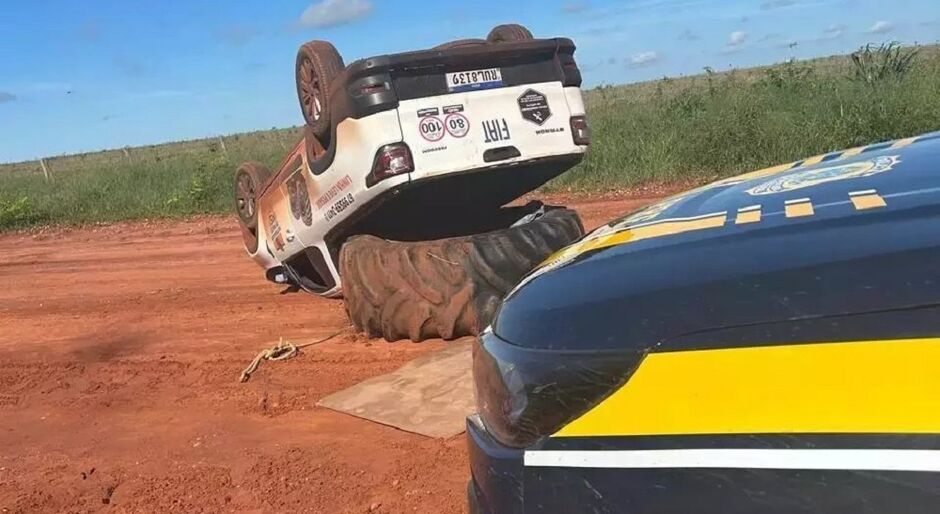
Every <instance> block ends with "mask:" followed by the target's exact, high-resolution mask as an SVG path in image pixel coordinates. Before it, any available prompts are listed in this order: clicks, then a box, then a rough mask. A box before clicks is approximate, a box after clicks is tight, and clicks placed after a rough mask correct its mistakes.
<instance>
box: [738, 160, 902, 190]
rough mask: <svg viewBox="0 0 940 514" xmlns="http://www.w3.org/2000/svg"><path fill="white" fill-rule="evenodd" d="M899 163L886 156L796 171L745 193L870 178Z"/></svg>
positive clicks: (793, 188) (801, 187)
mask: <svg viewBox="0 0 940 514" xmlns="http://www.w3.org/2000/svg"><path fill="white" fill-rule="evenodd" d="M899 162H901V159H900V156H899V155H886V156H881V157H875V158H873V159H868V160H865V161H857V162H850V163H846V164H840V165H838V166H830V167H827V168H820V169H814V170H804V171H798V172H796V173H790V174H787V175H784V176H782V177H777V178H775V179H773V180H769V181H767V182H764V183H762V184H760V185H757V186H754V187H752V188H750V189H748V190H747V193H748V194H750V195H752V196H761V195H772V194H776V193H784V192H787V191H794V190H797V189H803V188H807V187H813V186H816V185H819V184H824V183H826V182H834V181H837V180H846V179H852V178H862V177H870V176H872V175H877V174H878V173H883V172H885V171H890V170H891V169H892V168H894V166H895V165H897V164H898V163H899Z"/></svg>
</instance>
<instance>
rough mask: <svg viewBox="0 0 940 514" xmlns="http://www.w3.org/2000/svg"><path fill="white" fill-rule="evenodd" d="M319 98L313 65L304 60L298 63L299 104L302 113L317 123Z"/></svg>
mask: <svg viewBox="0 0 940 514" xmlns="http://www.w3.org/2000/svg"><path fill="white" fill-rule="evenodd" d="M321 97H322V92H321V91H320V80H319V78H318V77H317V74H316V73H314V70H313V63H311V62H310V60H309V59H304V60H303V62H301V63H300V102H301V103H302V104H303V109H304V113H305V114H307V116H308V118H310V119H312V120H313V121H319V120H320V116H321V115H322V112H323V101H322V100H321Z"/></svg>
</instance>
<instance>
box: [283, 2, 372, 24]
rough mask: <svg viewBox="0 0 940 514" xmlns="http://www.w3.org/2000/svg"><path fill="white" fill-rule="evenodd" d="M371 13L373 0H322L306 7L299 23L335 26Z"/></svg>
mask: <svg viewBox="0 0 940 514" xmlns="http://www.w3.org/2000/svg"><path fill="white" fill-rule="evenodd" d="M371 13H372V2H371V0H322V1H320V2H317V3H315V4H312V5H311V6H310V7H307V8H306V9H304V12H303V13H302V14H301V15H300V21H299V24H300V26H301V27H317V28H325V27H335V26H337V25H345V24H347V23H350V22H353V21H355V20H358V19H360V18H365V17H366V16H368V15H369V14H371Z"/></svg>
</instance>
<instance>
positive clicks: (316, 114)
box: [295, 41, 345, 144]
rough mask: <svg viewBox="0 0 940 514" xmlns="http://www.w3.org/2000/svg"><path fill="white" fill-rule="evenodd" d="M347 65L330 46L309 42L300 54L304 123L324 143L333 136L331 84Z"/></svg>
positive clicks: (299, 82)
mask: <svg viewBox="0 0 940 514" xmlns="http://www.w3.org/2000/svg"><path fill="white" fill-rule="evenodd" d="M344 68H345V65H344V64H343V58H342V57H341V56H340V55H339V52H337V51H336V47H334V46H333V45H332V44H331V43H328V42H326V41H309V42H307V43H304V44H303V45H301V47H300V50H298V51H297V62H296V68H295V75H296V79H297V98H298V99H299V100H300V110H301V112H303V115H304V121H305V122H306V123H307V126H309V127H310V128H311V129H312V130H313V133H314V134H315V135H316V137H317V138H319V139H320V141H321V142H323V143H324V144H326V142H327V140H328V138H329V135H330V84H332V82H333V79H335V78H336V76H337V75H339V74H340V72H342V71H343V69H344Z"/></svg>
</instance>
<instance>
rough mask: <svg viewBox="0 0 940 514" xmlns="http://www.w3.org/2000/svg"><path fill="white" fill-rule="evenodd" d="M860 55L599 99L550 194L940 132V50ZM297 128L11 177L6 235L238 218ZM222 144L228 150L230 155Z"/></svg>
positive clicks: (591, 104)
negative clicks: (242, 175) (247, 180)
mask: <svg viewBox="0 0 940 514" xmlns="http://www.w3.org/2000/svg"><path fill="white" fill-rule="evenodd" d="M911 51H915V49H880V50H874V51H872V52H869V53H868V54H864V55H861V62H860V63H859V64H856V63H853V61H852V59H850V57H849V56H837V57H831V58H825V59H820V60H815V61H808V62H790V63H785V64H780V65H775V66H769V67H763V68H755V69H750V70H738V71H732V72H725V73H713V72H710V71H708V72H706V73H705V74H703V75H699V76H695V77H686V78H680V79H663V80H660V81H655V82H647V83H642V84H634V85H629V86H618V87H606V86H605V87H599V88H595V89H593V90H590V91H588V92H587V96H586V98H587V105H588V114H589V117H590V121H591V125H592V128H593V131H594V142H593V146H592V147H591V150H590V152H589V154H588V158H587V159H586V160H585V162H584V163H582V164H581V165H580V166H578V167H577V168H576V169H574V170H572V171H570V172H568V173H567V174H565V175H563V176H561V177H559V178H558V179H556V180H555V181H554V182H552V183H550V184H548V185H547V186H546V188H545V189H546V190H549V191H558V190H572V191H604V190H611V189H622V188H630V187H635V186H639V185H645V184H650V183H657V184H663V183H683V184H692V183H701V182H705V181H708V180H710V179H714V178H717V177H722V176H728V175H733V174H737V173H741V172H744V171H748V170H752V169H757V168H761V167H765V166H769V165H773V164H778V163H782V162H789V161H794V160H797V159H800V158H802V157H807V156H810V155H815V154H819V153H823V152H828V151H833V150H839V149H842V148H848V147H851V146H857V145H861V144H867V143H872V142H876V141H882V140H887V139H895V138H900V137H905V136H911V135H916V134H920V133H924V132H930V131H934V130H938V129H940V47H936V46H928V47H920V48H918V49H916V52H917V53H916V55H914V56H913V57H912V58H908V57H907V54H908V53H909V52H911ZM299 137H300V130H298V129H296V128H291V129H281V130H270V131H261V132H253V133H248V134H238V135H232V136H226V137H225V138H223V139H221V140H220V139H206V140H198V141H187V142H180V143H169V144H164V145H156V146H150V147H141V148H128V149H125V150H120V149H119V150H111V151H104V152H96V153H89V154H82V155H75V156H64V157H56V158H49V159H46V160H45V164H46V166H47V168H48V169H49V171H50V178H49V180H47V179H46V177H45V175H44V173H43V172H42V168H41V165H40V163H39V162H38V161H33V162H25V163H15V164H5V165H0V230H9V229H15V228H22V227H27V226H35V225H47V224H75V223H88V222H98V221H114V220H122V219H136V218H152V217H174V216H186V215H191V214H197V213H214V212H224V211H227V210H229V209H230V208H231V194H232V193H231V189H232V188H231V179H232V175H233V172H234V169H235V167H236V166H237V165H238V164H239V163H240V162H243V161H247V160H255V161H261V162H263V163H266V164H267V165H269V166H270V167H272V168H274V167H276V166H277V164H278V163H279V161H280V159H281V157H282V156H283V155H284V154H285V153H286V152H287V150H289V149H290V148H291V146H293V144H294V143H295V142H296V141H297V140H298V139H299ZM223 144H224V148H223Z"/></svg>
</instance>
